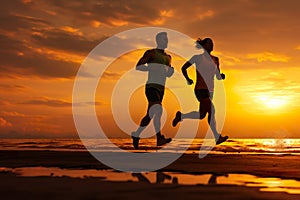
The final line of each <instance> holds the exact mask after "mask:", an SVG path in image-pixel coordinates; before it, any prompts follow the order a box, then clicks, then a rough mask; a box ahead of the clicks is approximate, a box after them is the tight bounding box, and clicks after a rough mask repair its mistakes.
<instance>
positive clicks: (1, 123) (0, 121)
mask: <svg viewBox="0 0 300 200" xmlns="http://www.w3.org/2000/svg"><path fill="white" fill-rule="evenodd" d="M11 126H12V124H11V123H10V122H8V121H6V120H5V119H4V118H3V117H0V127H11Z"/></svg>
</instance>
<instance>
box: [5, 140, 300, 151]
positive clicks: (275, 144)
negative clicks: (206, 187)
mask: <svg viewBox="0 0 300 200" xmlns="http://www.w3.org/2000/svg"><path fill="white" fill-rule="evenodd" d="M83 143H84V144H85V145H83ZM202 144H203V139H194V140H193V139H175V140H173V141H172V142H171V143H170V144H168V145H167V146H166V147H164V148H162V149H161V148H158V147H156V140H155V139H141V141H140V150H138V152H151V151H157V150H159V149H160V151H166V152H174V153H198V152H199V149H200V147H201V146H202ZM116 146H117V147H119V148H121V149H123V150H127V151H137V150H134V149H133V147H132V141H131V139H111V140H109V141H108V140H105V139H86V140H80V139H1V140H0V150H56V151H59V150H61V151H86V148H88V149H89V150H90V151H103V152H111V151H119V149H116ZM220 153H221V154H222V153H228V154H229V153H231V154H237V153H241V154H300V139H229V140H228V141H227V142H225V143H222V144H221V145H217V146H214V148H212V151H210V154H220Z"/></svg>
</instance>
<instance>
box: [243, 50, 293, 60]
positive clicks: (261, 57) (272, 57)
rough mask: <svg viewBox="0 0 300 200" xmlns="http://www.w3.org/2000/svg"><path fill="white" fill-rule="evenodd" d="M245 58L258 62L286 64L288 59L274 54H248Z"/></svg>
mask: <svg viewBox="0 0 300 200" xmlns="http://www.w3.org/2000/svg"><path fill="white" fill-rule="evenodd" d="M247 58H250V59H256V60H257V61H258V62H266V61H271V62H288V61H289V60H290V57H288V56H286V55H282V54H274V53H271V52H263V53H253V54H248V55H247Z"/></svg>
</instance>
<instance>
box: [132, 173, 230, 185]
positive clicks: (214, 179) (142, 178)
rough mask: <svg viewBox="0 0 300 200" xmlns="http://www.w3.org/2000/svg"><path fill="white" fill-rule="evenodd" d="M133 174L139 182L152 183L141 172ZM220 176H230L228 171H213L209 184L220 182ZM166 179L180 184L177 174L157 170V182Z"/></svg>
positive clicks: (159, 182)
mask: <svg viewBox="0 0 300 200" xmlns="http://www.w3.org/2000/svg"><path fill="white" fill-rule="evenodd" d="M132 176H133V177H137V178H138V181H139V182H144V183H150V184H151V181H150V180H149V179H148V178H147V177H146V176H144V175H143V174H141V173H132ZM220 176H224V177H228V174H226V173H224V174H222V173H220V174H217V173H213V174H212V175H211V177H210V178H209V180H208V183H207V184H208V185H217V184H218V183H217V178H218V177H220ZM165 180H172V184H178V178H177V177H176V176H174V177H172V176H170V175H168V174H165V173H163V172H156V182H155V183H157V184H163V183H164V182H165Z"/></svg>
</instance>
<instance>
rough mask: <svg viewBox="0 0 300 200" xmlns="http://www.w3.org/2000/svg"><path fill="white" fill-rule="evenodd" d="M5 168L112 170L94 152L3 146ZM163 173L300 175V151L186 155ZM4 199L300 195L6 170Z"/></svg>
mask: <svg viewBox="0 0 300 200" xmlns="http://www.w3.org/2000/svg"><path fill="white" fill-rule="evenodd" d="M0 158H1V159H0V167H8V168H18V167H35V166H43V167H59V168H66V169H71V168H72V169H109V167H107V166H105V165H103V164H101V163H100V162H99V161H98V160H96V159H95V158H94V157H93V156H91V155H90V154H89V153H88V152H63V151H0ZM159 171H161V172H180V173H189V174H251V175H256V176H260V177H278V178H282V179H295V180H300V157H299V156H296V155H245V154H243V155H239V154H220V155H208V156H206V157H205V158H203V159H199V158H198V155H197V154H184V155H183V156H181V157H180V159H178V160H176V161H175V162H174V163H172V164H171V165H169V166H167V167H165V168H163V169H161V170H159ZM0 177H1V181H0V192H1V199H21V198H25V199H140V198H142V199H143V200H146V199H196V198H206V199H300V195H293V194H288V193H284V192H262V191H260V190H259V188H258V187H246V186H237V185H218V184H214V185H209V184H198V185H181V184H149V183H147V182H131V181H129V182H116V181H114V182H111V181H107V180H105V179H104V178H99V177H97V178H96V177H95V178H93V177H87V178H71V177H51V176H46V177H22V176H17V175H16V174H13V173H9V172H1V173H0Z"/></svg>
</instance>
